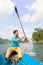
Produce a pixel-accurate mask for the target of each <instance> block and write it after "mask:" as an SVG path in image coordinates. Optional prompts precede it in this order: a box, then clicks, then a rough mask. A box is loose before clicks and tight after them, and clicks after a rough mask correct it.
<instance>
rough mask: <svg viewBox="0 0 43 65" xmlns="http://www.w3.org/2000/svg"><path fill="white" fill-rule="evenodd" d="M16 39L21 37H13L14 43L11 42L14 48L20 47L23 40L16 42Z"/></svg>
mask: <svg viewBox="0 0 43 65" xmlns="http://www.w3.org/2000/svg"><path fill="white" fill-rule="evenodd" d="M16 39H20V37H19V36H13V37H12V41H11V46H12V47H19V44H20V43H21V42H22V40H19V41H17V42H15V40H16Z"/></svg>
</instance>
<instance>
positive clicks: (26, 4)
mask: <svg viewBox="0 0 43 65" xmlns="http://www.w3.org/2000/svg"><path fill="white" fill-rule="evenodd" d="M15 5H16V6H17V8H18V12H19V15H20V18H21V21H22V24H23V27H24V29H25V33H26V35H27V36H28V37H29V38H31V35H32V32H33V31H34V29H35V28H37V27H41V28H43V0H0V37H2V38H7V39H11V37H12V32H13V30H15V29H18V30H19V32H20V35H21V34H22V35H23V33H22V30H21V27H20V24H19V20H18V18H17V15H16V13H15V10H14V7H15Z"/></svg>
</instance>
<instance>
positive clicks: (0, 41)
mask: <svg viewBox="0 0 43 65" xmlns="http://www.w3.org/2000/svg"><path fill="white" fill-rule="evenodd" d="M10 42H11V40H8V39H2V38H0V44H8V43H10Z"/></svg>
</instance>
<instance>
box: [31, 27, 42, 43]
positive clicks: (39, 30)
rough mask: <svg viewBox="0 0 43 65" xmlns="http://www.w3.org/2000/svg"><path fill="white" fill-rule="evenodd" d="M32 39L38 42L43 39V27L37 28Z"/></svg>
mask: <svg viewBox="0 0 43 65" xmlns="http://www.w3.org/2000/svg"><path fill="white" fill-rule="evenodd" d="M32 40H33V41H37V42H38V41H40V40H43V29H42V28H35V30H34V32H33V34H32Z"/></svg>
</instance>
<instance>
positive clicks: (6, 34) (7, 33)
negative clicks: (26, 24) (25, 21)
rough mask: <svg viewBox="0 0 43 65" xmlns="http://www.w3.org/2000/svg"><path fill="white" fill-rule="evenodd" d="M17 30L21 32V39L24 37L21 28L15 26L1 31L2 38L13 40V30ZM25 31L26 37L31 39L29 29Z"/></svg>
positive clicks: (9, 26)
mask: <svg viewBox="0 0 43 65" xmlns="http://www.w3.org/2000/svg"><path fill="white" fill-rule="evenodd" d="M16 29H17V30H18V31H19V36H20V37H21V36H23V35H24V34H23V32H22V29H21V28H19V27H17V26H14V25H7V26H6V27H5V28H3V29H2V30H1V32H0V34H1V35H0V37H2V38H5V39H11V37H12V35H13V30H16ZM24 30H25V33H26V36H27V37H28V38H29V39H31V35H30V34H29V31H28V30H27V29H24Z"/></svg>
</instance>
